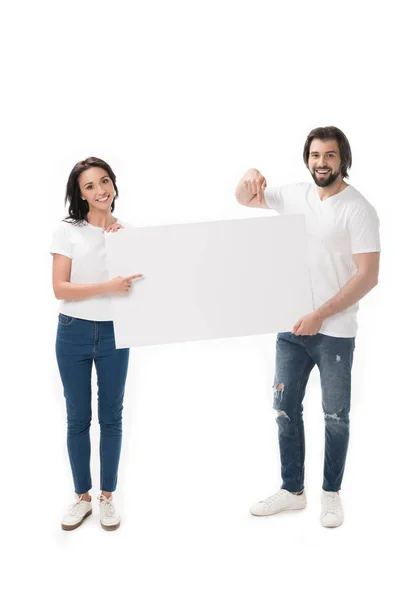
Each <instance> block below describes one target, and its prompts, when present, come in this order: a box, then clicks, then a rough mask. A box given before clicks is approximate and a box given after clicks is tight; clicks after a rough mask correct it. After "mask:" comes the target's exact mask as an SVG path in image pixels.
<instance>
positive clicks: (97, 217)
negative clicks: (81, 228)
mask: <svg viewBox="0 0 400 600" xmlns="http://www.w3.org/2000/svg"><path fill="white" fill-rule="evenodd" d="M86 218H87V220H88V223H90V225H93V226H94V227H108V226H109V225H112V224H113V223H116V221H117V219H116V218H115V217H113V215H112V213H111V211H109V212H107V213H103V212H97V211H94V210H89V212H88V214H87V217H86Z"/></svg>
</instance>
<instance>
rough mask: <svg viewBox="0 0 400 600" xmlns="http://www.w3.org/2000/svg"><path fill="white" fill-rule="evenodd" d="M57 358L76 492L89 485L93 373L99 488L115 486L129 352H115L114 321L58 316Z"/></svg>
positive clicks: (123, 350) (105, 488) (82, 490)
mask: <svg viewBox="0 0 400 600" xmlns="http://www.w3.org/2000/svg"><path fill="white" fill-rule="evenodd" d="M56 356H57V362H58V368H59V371H60V375H61V380H62V383H63V387H64V396H65V399H66V403H67V421H68V429H67V447H68V455H69V460H70V464H71V470H72V476H73V480H74V486H75V492H76V493H77V494H84V493H85V492H87V491H88V490H90V489H91V487H92V479H91V475H90V435H89V431H90V423H91V419H92V406H91V404H92V388H91V376H92V366H93V362H94V364H95V367H96V371H97V386H98V417H99V423H100V467H101V469H100V472H101V475H100V487H101V490H103V491H106V492H113V491H114V490H115V488H116V485H117V475H118V464H119V457H120V453H121V441H122V408H123V398H124V391H125V381H126V375H127V372H128V362H129V348H122V349H119V350H116V348H115V340H114V326H113V322H112V321H87V320H86V319H77V318H75V317H69V316H66V315H63V314H61V313H60V314H59V316H58V329H57V339H56Z"/></svg>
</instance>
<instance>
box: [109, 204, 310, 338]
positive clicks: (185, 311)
mask: <svg viewBox="0 0 400 600" xmlns="http://www.w3.org/2000/svg"><path fill="white" fill-rule="evenodd" d="M106 249H107V261H108V270H109V276H110V278H112V277H116V276H118V275H121V276H124V277H125V276H128V275H134V274H138V273H143V275H144V278H143V279H139V280H136V281H135V280H134V281H133V283H132V288H131V291H130V292H129V293H128V294H126V295H113V296H112V300H111V304H112V313H113V321H114V331H115V340H116V347H117V348H127V347H135V346H147V345H154V344H167V343H171V342H185V341H192V340H206V339H211V338H224V337H236V336H244V335H254V334H263V333H274V332H277V331H289V330H291V329H292V327H293V325H294V324H295V322H296V321H297V320H298V319H299V318H300V317H302V316H304V315H305V314H307V313H309V312H311V311H312V298H311V287H310V278H309V272H308V266H307V259H306V237H305V223H304V217H303V215H290V216H279V217H263V218H255V219H253V218H250V219H240V220H230V221H216V222H215V221H213V222H206V223H189V224H183V225H167V226H158V227H137V228H126V229H120V230H118V231H117V232H116V233H111V234H107V237H106Z"/></svg>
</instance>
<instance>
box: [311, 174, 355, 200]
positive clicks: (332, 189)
mask: <svg viewBox="0 0 400 600" xmlns="http://www.w3.org/2000/svg"><path fill="white" fill-rule="evenodd" d="M347 187H349V184H348V183H346V182H345V181H343V179H342V178H340V179H339V177H338V178H337V179H336V181H334V182H333V183H332V185H328V186H327V187H320V186H318V185H317V186H316V188H317V192H318V196H319V199H320V200H326V199H327V198H330V197H331V196H336V194H339V193H340V192H342V191H343V190H344V189H346V188H347Z"/></svg>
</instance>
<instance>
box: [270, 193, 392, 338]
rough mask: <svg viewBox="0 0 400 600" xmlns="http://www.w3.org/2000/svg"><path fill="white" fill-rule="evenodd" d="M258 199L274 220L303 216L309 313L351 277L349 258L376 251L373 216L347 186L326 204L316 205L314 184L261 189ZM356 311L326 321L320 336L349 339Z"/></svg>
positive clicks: (352, 265) (354, 327)
mask: <svg viewBox="0 0 400 600" xmlns="http://www.w3.org/2000/svg"><path fill="white" fill-rule="evenodd" d="M264 196H265V201H266V203H267V206H268V207H269V208H272V209H274V210H276V211H277V212H278V213H279V214H285V215H292V214H299V213H300V214H303V215H305V221H306V236H307V252H308V263H309V269H310V278H311V289H312V296H313V306H314V310H316V309H317V308H319V307H320V306H322V304H325V302H327V301H328V300H330V299H331V298H333V296H335V295H336V294H337V293H338V292H340V290H341V289H342V288H343V287H344V286H345V285H346V283H347V282H348V281H349V279H351V278H352V277H353V275H355V274H356V272H357V268H356V265H355V263H354V260H353V254H360V253H363V252H379V251H380V242H379V219H378V216H377V214H376V211H375V209H374V207H373V206H372V205H371V204H370V203H369V202H368V201H367V200H366V199H365V198H364V196H363V195H362V194H360V192H359V191H358V190H356V189H355V188H354V187H353V186H351V185H349V186H348V187H346V188H345V189H344V190H342V191H341V192H339V193H338V194H335V195H334V196H331V197H330V198H327V199H326V200H320V198H319V196H318V192H317V187H316V185H315V184H314V183H296V184H289V185H283V186H281V187H275V188H269V187H267V188H266V190H265V192H264ZM293 250H294V251H295V250H296V249H295V248H294V249H293ZM357 311H358V303H356V304H353V306H350V307H349V308H347V309H346V310H343V311H341V312H340V313H337V314H336V315H333V316H332V317H330V318H329V319H326V320H325V321H324V322H323V324H322V328H321V330H320V333H324V334H326V335H331V336H333V337H354V336H355V335H356V333H357ZM302 316H304V315H299V318H300V317H302Z"/></svg>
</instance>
